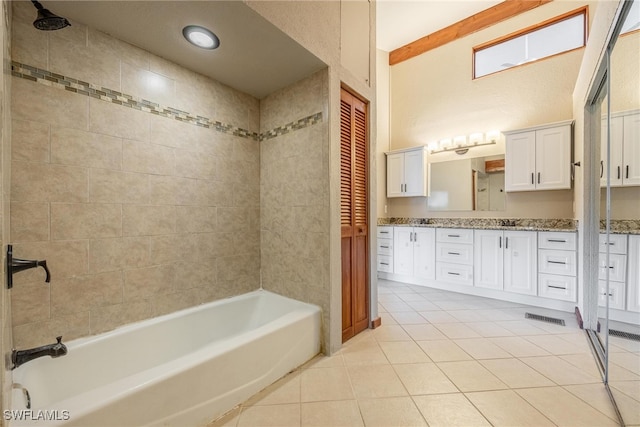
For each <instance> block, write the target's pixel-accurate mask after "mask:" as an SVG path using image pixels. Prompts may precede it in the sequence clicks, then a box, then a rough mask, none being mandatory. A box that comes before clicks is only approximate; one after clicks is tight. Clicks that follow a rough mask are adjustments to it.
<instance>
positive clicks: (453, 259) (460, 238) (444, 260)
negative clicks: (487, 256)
mask: <svg viewBox="0 0 640 427" xmlns="http://www.w3.org/2000/svg"><path fill="white" fill-rule="evenodd" d="M436 280H440V281H443V282H450V283H457V284H461V285H469V286H472V285H473V230H472V229H458V228H438V229H436Z"/></svg>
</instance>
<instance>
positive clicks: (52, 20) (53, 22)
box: [31, 0, 71, 31]
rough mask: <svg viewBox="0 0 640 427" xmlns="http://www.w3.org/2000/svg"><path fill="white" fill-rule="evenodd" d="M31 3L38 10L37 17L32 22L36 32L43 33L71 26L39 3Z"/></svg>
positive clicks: (33, 1) (34, 1)
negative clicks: (40, 31)
mask: <svg viewBox="0 0 640 427" xmlns="http://www.w3.org/2000/svg"><path fill="white" fill-rule="evenodd" d="M31 3H33V5H34V6H35V7H36V9H38V17H37V18H36V20H35V21H33V26H34V27H36V28H37V29H38V30H43V31H53V30H60V29H62V28H64V27H68V26H70V25H71V24H70V23H69V21H67V19H66V18H62V17H60V16H58V15H55V14H53V13H51V12H50V11H49V9H45V8H44V7H43V6H42V5H41V4H40V2H37V1H36V0H31Z"/></svg>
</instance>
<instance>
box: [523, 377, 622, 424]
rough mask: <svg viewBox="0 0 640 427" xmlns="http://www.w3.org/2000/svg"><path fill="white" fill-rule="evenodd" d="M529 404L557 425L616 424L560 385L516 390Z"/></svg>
mask: <svg viewBox="0 0 640 427" xmlns="http://www.w3.org/2000/svg"><path fill="white" fill-rule="evenodd" d="M516 393H518V394H519V395H520V396H521V397H522V398H524V399H525V400H526V401H527V402H529V404H531V405H532V406H533V407H535V408H537V409H538V410H539V411H541V412H543V413H544V414H545V416H546V417H547V418H549V419H550V420H551V421H553V422H554V423H555V424H556V425H558V426H598V427H604V426H617V425H618V423H617V421H614V420H612V419H611V418H609V417H607V416H606V415H604V414H602V413H601V412H600V411H597V410H596V409H594V408H593V407H591V406H589V405H588V404H586V403H585V402H583V401H582V400H580V399H579V398H577V397H576V396H574V395H572V394H571V393H569V392H568V391H566V390H565V389H563V388H562V387H542V388H524V389H519V390H516Z"/></svg>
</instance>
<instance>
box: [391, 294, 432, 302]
mask: <svg viewBox="0 0 640 427" xmlns="http://www.w3.org/2000/svg"><path fill="white" fill-rule="evenodd" d="M398 296H399V297H400V299H401V300H402V301H404V302H413V301H426V300H427V299H426V298H425V297H424V295H420V294H418V293H415V292H407V293H406V294H398Z"/></svg>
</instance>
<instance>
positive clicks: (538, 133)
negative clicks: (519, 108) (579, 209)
mask: <svg viewBox="0 0 640 427" xmlns="http://www.w3.org/2000/svg"><path fill="white" fill-rule="evenodd" d="M572 124H573V121H571V120H570V121H565V122H559V123H553V124H549V125H544V126H536V127H533V128H528V129H521V130H516V131H510V132H504V134H505V137H506V139H505V150H506V153H505V190H506V191H533V190H562V189H570V188H571V137H572V133H573V132H572Z"/></svg>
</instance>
